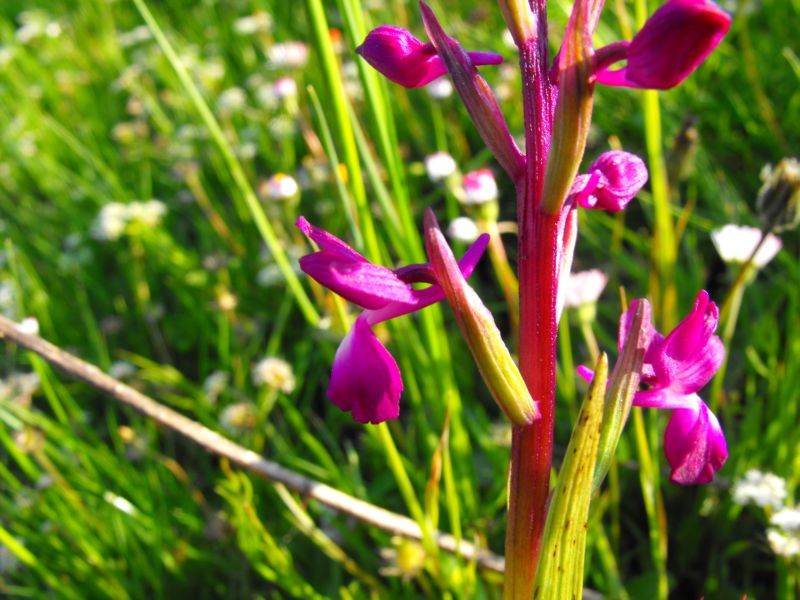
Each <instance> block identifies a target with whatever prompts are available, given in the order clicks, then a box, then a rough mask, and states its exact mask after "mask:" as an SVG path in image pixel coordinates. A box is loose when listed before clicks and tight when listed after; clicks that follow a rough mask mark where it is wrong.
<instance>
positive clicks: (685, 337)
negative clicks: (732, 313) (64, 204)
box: [619, 290, 728, 485]
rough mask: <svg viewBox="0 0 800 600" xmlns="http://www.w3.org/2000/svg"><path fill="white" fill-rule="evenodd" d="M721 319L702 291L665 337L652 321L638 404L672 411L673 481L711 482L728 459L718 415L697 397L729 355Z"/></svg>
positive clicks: (624, 325)
mask: <svg viewBox="0 0 800 600" xmlns="http://www.w3.org/2000/svg"><path fill="white" fill-rule="evenodd" d="M638 302H647V301H646V300H636V301H634V302H633V303H631V307H630V309H628V311H627V312H626V313H625V314H624V315H623V316H622V319H621V321H620V332H619V338H620V339H619V345H620V348H622V346H623V344H624V342H625V340H626V339H627V337H628V335H629V333H630V328H631V322H632V318H633V315H634V314H635V310H636V304H637V303H638ZM718 321H719V310H718V309H717V305H716V304H714V303H713V302H711V301H710V300H709V297H708V292H706V291H705V290H701V291H700V293H699V294H698V295H697V299H696V300H695V304H694V309H693V310H692V312H690V313H689V314H688V315H687V316H686V317H685V318H684V319H683V321H681V322H680V323H679V324H678V325H677V326H676V327H675V329H673V330H672V332H671V333H670V334H669V335H667V336H666V337H664V336H663V335H661V334H660V333H659V332H658V331H656V330H655V329H654V328H653V326H652V324H650V323H646V324H645V325H644V327H646V328H648V329H649V333H650V334H651V335H650V344H649V346H648V348H647V351H646V353H645V357H644V366H643V368H642V378H641V383H642V384H644V385H646V386H648V388H649V389H645V390H642V391H639V392H637V393H636V395H635V396H634V399H633V404H634V405H635V406H642V407H646V408H666V409H671V410H672V411H673V412H672V416H671V417H670V420H669V423H667V428H666V430H665V431H664V453H665V454H666V457H667V462H669V464H670V467H671V468H672V473H671V475H670V480H671V481H672V482H673V483H679V484H683V485H692V484H698V483H708V482H709V481H711V480H712V479H713V477H714V472H716V471H718V470H719V469H721V468H722V465H723V464H724V463H725V460H726V459H727V458H728V449H727V445H726V442H725V435H724V434H723V432H722V428H721V427H720V424H719V421H718V420H717V417H716V416H714V414H713V413H712V412H711V411H710V410H709V409H708V406H706V404H705V403H704V402H703V401H702V400H701V399H700V396H698V395H697V392H699V391H700V390H701V389H702V388H703V387H704V386H705V385H706V384H707V383H708V382H709V381H710V380H711V378H712V377H713V376H714V373H716V372H717V370H718V369H719V367H720V365H721V364H722V361H723V359H724V357H725V349H724V348H723V346H722V340H720V338H719V337H718V336H716V335H714V331H715V330H716V328H717V323H718Z"/></svg>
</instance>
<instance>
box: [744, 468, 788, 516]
mask: <svg viewBox="0 0 800 600" xmlns="http://www.w3.org/2000/svg"><path fill="white" fill-rule="evenodd" d="M731 496H732V498H733V501H734V502H735V503H736V504H740V505H742V506H744V505H746V504H755V505H756V506H761V507H767V506H769V507H771V508H773V509H775V510H777V509H779V508H780V507H781V506H782V505H783V501H784V500H785V499H786V480H784V479H783V478H782V477H778V476H777V475H775V474H774V473H762V472H761V471H758V470H757V469H751V470H749V471H747V472H746V473H745V474H744V477H742V478H741V479H740V480H738V481H737V482H736V483H734V484H733V488H732V490H731Z"/></svg>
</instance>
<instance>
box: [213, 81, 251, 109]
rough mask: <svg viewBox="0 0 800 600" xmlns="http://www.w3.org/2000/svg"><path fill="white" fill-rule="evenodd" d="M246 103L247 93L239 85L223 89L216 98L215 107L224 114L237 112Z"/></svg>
mask: <svg viewBox="0 0 800 600" xmlns="http://www.w3.org/2000/svg"><path fill="white" fill-rule="evenodd" d="M246 105H247V94H246V93H245V91H244V90H243V89H242V88H240V87H232V88H228V89H227V90H225V91H223V92H222V93H221V94H220V95H219V98H218V99H217V108H219V111H220V112H221V113H222V114H224V115H231V114H233V113H236V112H239V111H240V110H242V109H243V108H244V107H245V106H246Z"/></svg>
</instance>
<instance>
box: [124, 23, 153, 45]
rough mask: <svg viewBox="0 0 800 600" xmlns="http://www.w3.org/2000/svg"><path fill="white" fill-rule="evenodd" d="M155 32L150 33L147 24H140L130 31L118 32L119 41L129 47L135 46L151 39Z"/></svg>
mask: <svg viewBox="0 0 800 600" xmlns="http://www.w3.org/2000/svg"><path fill="white" fill-rule="evenodd" d="M152 37H153V34H151V33H150V28H149V27H147V25H139V26H138V27H134V28H133V29H131V30H130V31H123V32H121V33H118V34H117V43H118V44H119V45H120V46H121V47H123V48H128V47H130V46H135V45H136V44H139V43H141V42H146V41H147V40H149V39H151V38H152Z"/></svg>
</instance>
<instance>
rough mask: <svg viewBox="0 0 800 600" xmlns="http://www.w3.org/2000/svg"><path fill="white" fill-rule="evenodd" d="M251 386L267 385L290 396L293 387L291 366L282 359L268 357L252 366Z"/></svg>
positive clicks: (293, 379) (293, 380)
mask: <svg viewBox="0 0 800 600" xmlns="http://www.w3.org/2000/svg"><path fill="white" fill-rule="evenodd" d="M252 378H253V385H256V386H261V385H267V386H269V387H272V388H276V389H279V390H281V391H282V392H284V393H286V394H291V393H292V392H293V391H294V387H295V384H296V382H295V378H294V372H293V371H292V365H290V364H289V363H288V362H286V361H285V360H283V359H282V358H275V357H268V358H264V359H262V360H260V361H258V362H257V363H256V364H254V365H253V371H252Z"/></svg>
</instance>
